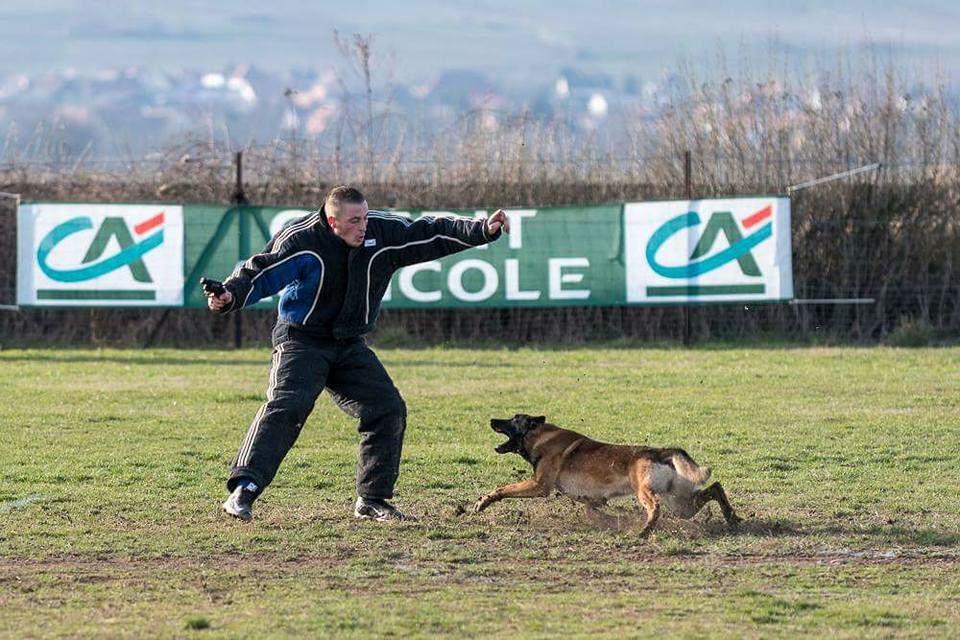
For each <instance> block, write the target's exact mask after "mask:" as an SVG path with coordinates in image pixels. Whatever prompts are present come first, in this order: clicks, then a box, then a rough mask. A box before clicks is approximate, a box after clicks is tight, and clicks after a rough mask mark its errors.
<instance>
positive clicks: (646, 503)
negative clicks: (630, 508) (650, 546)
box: [637, 486, 660, 536]
mask: <svg viewBox="0 0 960 640" xmlns="http://www.w3.org/2000/svg"><path fill="white" fill-rule="evenodd" d="M637 500H639V501H640V505H641V506H643V508H644V509H645V510H646V512H647V521H646V522H644V523H643V528H641V529H640V535H641V536H647V535H649V534H650V530H651V529H653V525H655V524H657V520H658V519H659V518H660V500H659V499H658V498H657V495H656V494H655V493H654V492H653V491H651V490H650V488H649V487H646V486H641V487H640V488H639V489H637Z"/></svg>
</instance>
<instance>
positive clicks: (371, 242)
mask: <svg viewBox="0 0 960 640" xmlns="http://www.w3.org/2000/svg"><path fill="white" fill-rule="evenodd" d="M363 246H365V247H375V246H377V239H376V238H370V239H369V240H364V241H363Z"/></svg>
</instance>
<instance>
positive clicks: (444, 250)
mask: <svg viewBox="0 0 960 640" xmlns="http://www.w3.org/2000/svg"><path fill="white" fill-rule="evenodd" d="M394 221H395V222H396V223H397V224H398V225H401V226H400V228H398V229H397V236H396V243H397V244H396V249H397V253H396V255H395V256H394V265H395V266H396V267H402V266H406V265H411V264H416V263H418V262H425V261H427V260H436V259H437V258H442V257H443V256H446V255H450V254H451V253H457V252H458V251H463V250H465V249H469V248H471V247H478V246H480V245H483V244H487V243H488V242H493V241H494V240H496V239H497V238H499V237H500V234H501V232H503V231H506V232H507V233H509V232H510V220H509V218H507V214H506V213H504V212H503V210H502V209H497V211H496V212H495V213H494V214H493V215H492V216H490V217H489V218H487V219H486V220H483V219H479V220H470V219H468V218H454V217H439V218H434V217H432V216H424V217H421V218H419V219H417V220H414V221H410V220H403V219H399V221H398V220H397V218H394Z"/></svg>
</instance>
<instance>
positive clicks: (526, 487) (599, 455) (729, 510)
mask: <svg viewBox="0 0 960 640" xmlns="http://www.w3.org/2000/svg"><path fill="white" fill-rule="evenodd" d="M490 426H491V427H492V428H493V430H494V431H496V432H497V433H500V434H503V435H505V436H507V438H508V439H507V441H506V442H504V443H503V444H501V445H499V446H497V447H496V449H495V450H496V452H497V453H517V454H519V455H520V456H522V457H523V459H524V460H526V461H527V462H529V463H530V464H531V465H532V466H533V477H532V478H530V479H529V480H524V481H522V482H517V483H515V484H508V485H506V486H503V487H500V488H499V489H497V490H496V491H493V492H491V493H489V494H487V495H485V496H483V497H482V498H480V499H479V500H477V502H476V504H474V507H473V510H474V512H475V513H480V512H481V511H483V510H484V509H486V508H487V507H489V506H490V505H491V504H493V503H495V502H499V501H500V500H503V499H504V498H543V497H546V496H548V495H549V494H550V492H551V491H553V490H557V491H559V492H560V493H562V494H564V495H566V496H568V497H570V498H572V499H573V500H576V501H577V502H581V503H583V504H585V505H586V511H587V516H588V518H591V519H593V518H599V519H600V520H602V521H604V522H609V520H610V519H611V518H612V516H610V515H609V514H606V513H603V512H602V511H600V509H601V507H603V506H604V505H606V503H607V500H608V499H610V498H614V497H617V496H625V495H631V494H633V495H635V496H636V497H637V500H638V501H639V502H640V505H641V506H642V507H643V509H644V510H645V511H646V516H647V519H646V522H645V523H644V525H643V528H642V529H641V530H640V535H641V536H646V535H648V534H649V533H650V531H651V529H653V527H654V525H655V524H656V523H657V519H658V518H659V517H660V504H661V502H663V503H665V504H666V506H667V508H668V509H669V511H671V512H672V513H674V514H675V515H677V516H679V517H681V518H684V519H689V518H692V517H693V516H694V515H696V514H697V512H699V511H700V509H702V508H703V506H704V505H705V504H707V503H708V502H710V501H711V500H715V501H716V502H717V503H718V504H719V505H720V510H721V511H722V512H723V517H724V519H725V520H726V521H727V524H728V525H730V526H736V524H737V523H739V522H741V518H740V517H738V516H737V515H736V514H735V513H734V511H733V507H731V506H730V501H729V500H727V494H726V492H724V490H723V487H722V486H720V483H719V482H714V483H713V484H711V485H710V486H709V487H707V488H706V489H701V488H699V487H700V486H701V485H703V484H704V483H706V481H707V480H708V479H709V478H710V467H701V466H700V465H698V464H697V463H696V462H695V461H694V460H693V458H691V457H690V455H689V454H687V452H686V451H684V450H683V449H657V448H652V447H639V446H630V445H622V444H607V443H604V442H598V441H596V440H591V439H590V438H588V437H587V436H585V435H582V434H580V433H577V432H576V431H570V430H569V429H561V428H560V427H558V426H556V425H553V424H550V423H549V422H547V419H546V417H545V416H529V415H526V414H523V413H518V414H517V415H515V416H514V417H513V418H511V419H499V418H494V419H492V420H491V421H490Z"/></svg>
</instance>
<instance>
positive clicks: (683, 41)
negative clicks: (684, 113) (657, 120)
mask: <svg viewBox="0 0 960 640" xmlns="http://www.w3.org/2000/svg"><path fill="white" fill-rule="evenodd" d="M334 29H338V30H340V31H341V32H344V33H347V34H350V33H353V32H360V33H364V34H373V35H374V36H375V55H377V57H378V59H379V64H380V69H381V70H390V71H392V73H393V75H394V76H395V77H396V78H398V79H400V80H403V81H407V82H423V81H426V80H428V79H430V78H431V77H433V76H435V75H436V74H437V73H438V72H439V71H441V70H444V69H450V68H474V69H479V70H482V71H484V72H486V73H487V74H489V75H490V76H491V77H492V78H494V79H500V80H502V81H504V82H507V83H515V84H516V83H524V82H530V81H531V80H533V79H539V78H542V77H543V76H544V74H546V75H553V74H554V73H555V72H556V71H558V70H559V69H560V68H561V67H563V66H568V65H569V66H575V67H578V68H581V69H584V70H590V71H598V70H599V71H606V72H608V73H611V74H614V75H621V76H622V75H623V74H626V73H631V74H633V75H635V76H637V77H639V78H641V79H651V78H656V77H660V76H662V75H663V74H664V73H665V72H666V71H669V70H672V69H675V68H676V67H677V64H678V62H679V61H681V60H684V61H688V62H692V63H693V64H695V65H700V66H704V67H705V68H708V69H709V68H710V67H711V65H715V64H716V60H717V59H718V57H719V54H720V53H721V52H722V53H723V55H724V56H725V58H726V60H727V64H728V65H731V66H736V65H737V64H738V61H739V60H740V59H743V58H746V59H749V60H750V62H751V65H753V66H762V65H763V64H765V62H766V58H767V54H768V53H769V52H771V51H776V52H778V55H779V56H780V61H781V62H782V60H783V56H786V60H787V64H789V65H790V66H791V67H793V70H794V71H796V70H800V71H802V70H803V69H813V68H817V67H821V68H822V67H824V66H826V67H829V66H831V65H832V64H833V63H834V62H835V61H836V56H837V52H838V51H840V50H845V51H848V52H858V51H862V46H863V45H864V44H868V45H869V46H870V47H871V50H872V51H875V52H878V53H879V54H880V55H881V56H883V57H889V58H891V59H893V60H895V61H896V62H897V64H898V65H901V66H903V67H904V68H906V69H915V70H920V71H922V72H925V73H939V74H941V75H943V76H945V77H947V78H949V79H952V80H957V79H960V37H958V36H957V33H958V31H960V2H958V1H957V0H913V1H912V2H909V3H908V2H892V1H888V0H874V1H869V2H868V1H864V0H848V1H847V2H843V3H838V2H821V1H804V0H792V1H790V2H747V1H745V0H727V1H726V2H723V3H720V2H716V1H715V0H713V1H710V2H708V1H706V0H703V1H700V0H697V1H689V2H674V1H668V0H660V1H653V0H649V1H635V2H628V1H626V0H608V1H606V2H598V1H583V2H575V1H572V0H528V1H526V2H500V1H493V0H471V1H469V2H456V1H442V0H405V1H397V0H393V1H379V0H376V1H375V0H323V1H317V0H311V1H309V2H307V1H299V0H270V1H267V2H264V1H263V0H230V1H229V2H212V1H211V2H199V1H195V0H162V1H160V2H155V1H154V2H141V1H138V0H128V1H125V2H124V1H122V0H110V1H108V0H0V73H5V74H7V73H19V72H28V73H35V72H38V71H42V70H51V69H64V68H73V69H76V70H77V71H79V72H81V73H86V72H91V71H95V70H98V69H103V68H110V67H113V68H116V67H118V66H125V65H134V66H138V67H141V68H147V69H155V70H163V71H170V70H178V69H183V68H191V69H198V70H214V69H222V68H224V67H226V66H228V65H232V64H254V65H257V66H260V67H262V68H265V69H268V70H274V71H283V70H288V69H290V68H292V67H296V66H301V67H317V68H322V67H325V66H329V65H330V64H332V63H336V62H337V61H338V57H337V53H336V50H335V48H334V46H333V38H332V32H333V30H334Z"/></svg>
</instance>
